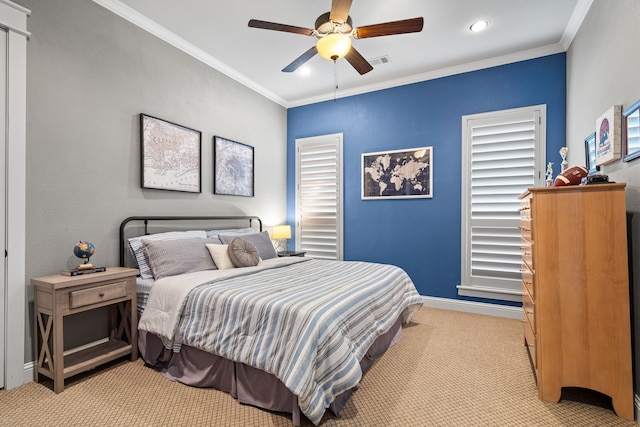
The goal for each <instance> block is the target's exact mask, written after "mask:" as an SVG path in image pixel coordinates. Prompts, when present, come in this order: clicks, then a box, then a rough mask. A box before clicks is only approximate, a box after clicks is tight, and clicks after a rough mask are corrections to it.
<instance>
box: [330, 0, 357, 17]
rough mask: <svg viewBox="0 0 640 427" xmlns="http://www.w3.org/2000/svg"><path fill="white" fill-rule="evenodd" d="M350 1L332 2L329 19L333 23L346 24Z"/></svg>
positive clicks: (336, 0)
mask: <svg viewBox="0 0 640 427" xmlns="http://www.w3.org/2000/svg"><path fill="white" fill-rule="evenodd" d="M351 2H352V0H332V1H331V12H330V13H329V19H330V20H332V21H333V22H347V18H348V17H349V9H351Z"/></svg>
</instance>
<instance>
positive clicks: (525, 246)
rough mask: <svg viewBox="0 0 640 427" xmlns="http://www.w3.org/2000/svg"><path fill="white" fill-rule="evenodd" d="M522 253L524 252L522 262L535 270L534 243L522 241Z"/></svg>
mask: <svg viewBox="0 0 640 427" xmlns="http://www.w3.org/2000/svg"><path fill="white" fill-rule="evenodd" d="M520 251H521V252H522V261H523V262H525V263H527V264H528V265H530V266H531V269H532V270H533V267H534V265H533V243H531V242H529V241H528V240H526V239H524V238H522V239H520Z"/></svg>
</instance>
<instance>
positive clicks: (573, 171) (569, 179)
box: [553, 166, 589, 187]
mask: <svg viewBox="0 0 640 427" xmlns="http://www.w3.org/2000/svg"><path fill="white" fill-rule="evenodd" d="M588 174H589V171H588V170H586V169H585V168H583V167H582V166H572V167H570V168H569V169H565V170H564V171H563V172H561V173H560V175H558V176H557V177H556V179H555V181H554V182H553V185H554V187H561V186H564V185H579V184H580V181H582V178H584V177H585V176H587V175H588Z"/></svg>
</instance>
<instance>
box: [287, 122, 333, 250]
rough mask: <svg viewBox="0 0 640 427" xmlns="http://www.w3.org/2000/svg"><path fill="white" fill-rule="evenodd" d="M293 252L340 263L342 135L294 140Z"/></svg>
mask: <svg viewBox="0 0 640 427" xmlns="http://www.w3.org/2000/svg"><path fill="white" fill-rule="evenodd" d="M296 218H297V220H296V250H299V251H305V252H306V256H308V257H312V258H321V259H333V260H342V134H334V135H326V136H319V137H313V138H304V139H297V140H296Z"/></svg>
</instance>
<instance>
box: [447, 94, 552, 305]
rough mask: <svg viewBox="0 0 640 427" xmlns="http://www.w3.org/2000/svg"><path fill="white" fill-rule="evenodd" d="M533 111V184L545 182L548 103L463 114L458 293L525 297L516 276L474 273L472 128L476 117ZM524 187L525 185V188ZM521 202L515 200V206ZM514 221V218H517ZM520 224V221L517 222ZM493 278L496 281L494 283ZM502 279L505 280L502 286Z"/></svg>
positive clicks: (500, 119) (497, 117)
mask: <svg viewBox="0 0 640 427" xmlns="http://www.w3.org/2000/svg"><path fill="white" fill-rule="evenodd" d="M526 113H530V114H531V115H532V117H533V122H534V129H535V130H534V132H535V136H534V148H533V153H534V171H533V186H534V187H541V186H544V171H545V169H546V166H545V162H546V124H547V117H546V116H547V112H546V105H545V104H541V105H534V106H529V107H522V108H514V109H508V110H500V111H491V112H486V113H479V114H472V115H466V116H462V180H461V186H462V189H461V190H462V191H461V210H462V213H461V275H460V280H461V284H460V285H458V286H457V289H458V295H460V296H467V297H476V298H485V299H495V300H500V301H514V302H521V301H522V289H521V287H520V288H516V286H515V285H516V282H515V281H514V280H513V279H500V278H475V279H474V277H473V275H472V260H471V258H472V250H473V249H472V247H471V238H472V234H471V233H472V226H471V225H472V224H471V221H472V216H471V214H472V206H471V196H472V188H471V164H472V161H473V154H472V148H473V147H472V144H471V131H472V129H473V125H474V123H477V121H487V120H491V119H495V120H496V124H499V123H501V122H504V123H507V122H509V120H510V118H512V117H514V116H517V115H522V114H526ZM522 190H523V191H524V190H526V188H523V189H522ZM516 203H518V201H517V199H515V200H514V206H515V204H516ZM514 223H515V222H514ZM516 227H517V225H516ZM491 282H493V283H496V284H495V285H492V284H491ZM499 283H503V286H500V285H499Z"/></svg>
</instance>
